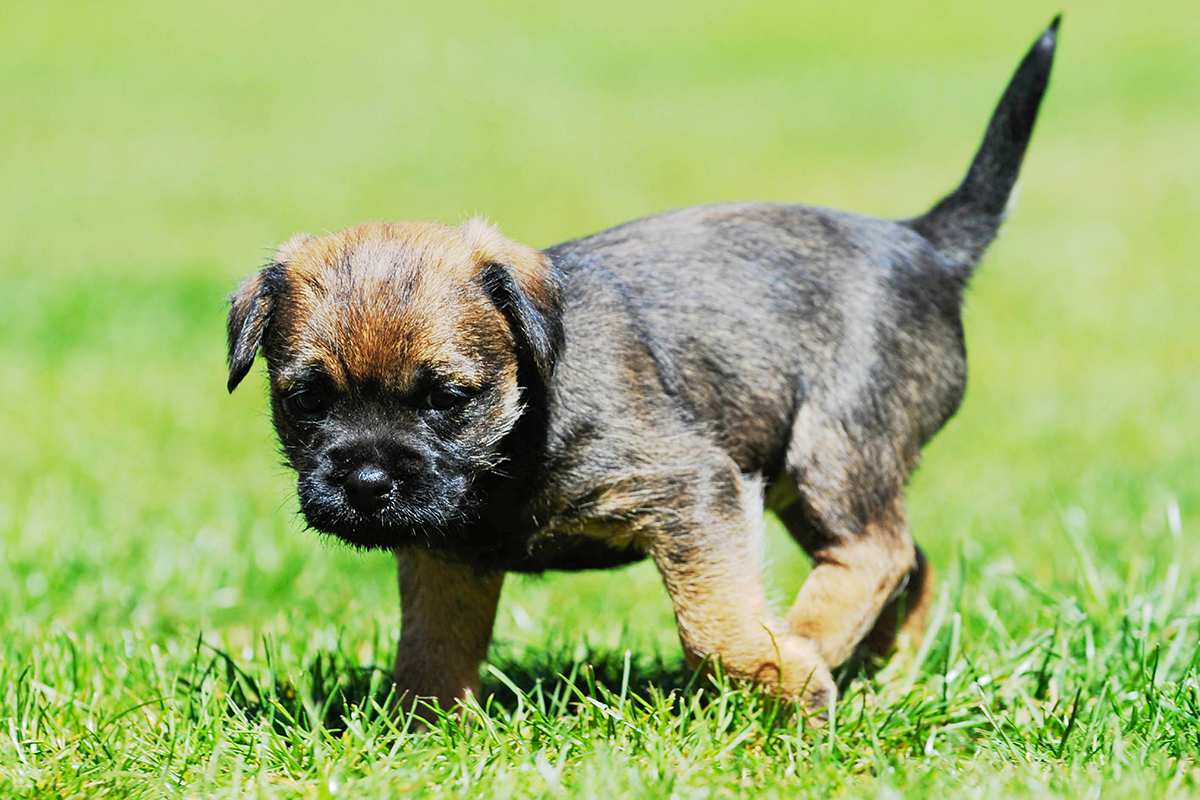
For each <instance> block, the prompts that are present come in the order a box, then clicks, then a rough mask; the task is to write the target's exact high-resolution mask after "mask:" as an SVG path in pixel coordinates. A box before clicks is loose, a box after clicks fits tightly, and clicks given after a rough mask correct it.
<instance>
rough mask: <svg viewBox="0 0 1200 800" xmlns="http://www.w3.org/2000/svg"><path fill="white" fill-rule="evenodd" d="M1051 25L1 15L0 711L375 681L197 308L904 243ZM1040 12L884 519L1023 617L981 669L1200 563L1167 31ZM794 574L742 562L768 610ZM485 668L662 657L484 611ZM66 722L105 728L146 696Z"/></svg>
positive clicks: (357, 616) (887, 14)
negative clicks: (1058, 32)
mask: <svg viewBox="0 0 1200 800" xmlns="http://www.w3.org/2000/svg"><path fill="white" fill-rule="evenodd" d="M1059 10H1060V9H1059V8H1058V7H1056V6H1051V5H1047V4H1045V3H1037V2H1027V1H1025V0H1021V1H1020V2H1012V3H1004V4H977V3H969V4H968V3H929V4H919V5H915V6H909V5H907V4H876V5H874V6H871V7H869V8H868V7H863V8H858V9H850V8H846V7H842V6H839V5H837V4H828V3H794V2H774V3H736V4H734V3H722V2H708V0H702V1H701V2H690V3H670V4H657V3H645V2H638V3H634V2H627V0H614V1H613V2H607V3H602V4H594V3H593V4H540V3H529V2H508V3H504V4H498V3H497V4H489V3H471V4H467V5H457V4H424V3H422V4H416V3H411V4H401V3H370V2H368V3H357V4H353V5H352V6H351V5H347V4H328V3H295V2H293V3H279V2H263V3H253V4H247V3H241V2H210V3H205V4H186V5H185V4H151V3H138V2H108V3H103V4H100V3H82V2H80V3H58V2H51V3H42V4H34V3H21V4H16V3H11V4H9V5H8V6H7V7H6V9H5V11H4V12H3V20H2V21H0V97H3V112H2V113H0V176H2V184H0V186H2V188H0V388H2V392H0V435H2V439H0V441H3V455H2V457H0V553H2V557H0V619H2V620H3V622H2V623H0V624H2V626H3V627H2V629H0V630H2V633H3V638H4V640H5V641H4V644H3V645H2V646H0V670H3V671H4V674H6V675H9V676H10V677H11V676H12V675H15V674H16V673H17V672H19V671H20V670H21V669H24V668H27V667H29V666H30V665H31V664H36V663H38V662H39V661H54V660H56V659H61V658H64V657H65V656H64V655H63V654H64V653H66V652H68V651H76V650H77V651H78V652H79V653H83V654H86V658H88V659H94V660H97V661H101V662H104V661H105V660H107V661H108V663H109V664H110V665H111V664H114V663H120V662H121V659H126V660H130V659H132V660H137V659H143V660H149V661H151V662H154V661H155V659H159V660H162V662H163V663H164V664H167V665H170V664H179V663H182V662H183V661H184V660H185V659H186V658H187V657H189V656H190V654H191V653H192V652H193V650H194V648H195V642H196V640H197V637H199V636H203V637H205V639H206V641H210V642H213V643H219V644H220V645H221V646H223V647H225V648H227V649H228V650H229V651H230V652H236V653H245V654H246V657H247V658H250V659H253V658H256V657H257V656H256V655H255V652H256V651H255V648H256V647H257V645H258V643H259V642H260V640H261V639H262V638H263V637H264V636H266V637H270V638H271V639H272V640H273V641H276V642H279V643H281V644H280V646H281V647H282V648H283V649H284V651H285V652H286V653H288V654H290V656H289V657H290V658H291V659H292V661H291V662H289V663H291V664H293V665H295V664H302V663H303V662H304V660H305V658H307V657H309V656H310V655H311V654H312V653H314V652H317V651H319V650H321V649H322V648H330V647H333V646H334V644H335V643H336V642H337V641H339V640H340V641H341V642H342V646H343V647H345V648H346V649H347V650H349V651H350V652H353V653H355V654H357V657H358V658H360V659H362V660H363V661H364V662H366V663H385V662H386V661H387V659H388V655H387V650H388V648H390V646H391V644H390V639H391V638H392V636H393V634H394V632H395V630H396V629H397V626H398V618H397V617H398V612H397V610H396V596H395V587H394V577H393V572H394V567H393V564H392V562H391V559H390V558H389V557H386V556H381V555H372V556H363V555H357V554H354V553H351V552H348V551H346V550H345V549H343V548H341V547H338V546H336V545H333V544H329V543H324V542H322V541H321V540H319V539H318V538H317V537H316V536H315V535H313V534H310V533H305V532H304V531H303V530H302V526H301V524H300V521H299V519H298V517H297V515H296V501H295V498H294V491H293V486H292V477H291V476H290V475H289V474H288V472H287V471H286V470H285V469H284V468H282V467H281V466H280V459H279V457H278V455H277V453H276V449H275V443H274V441H273V435H272V432H271V430H270V425H269V420H268V417H267V406H266V402H265V384H264V381H263V378H262V375H261V368H258V369H256V371H255V372H254V373H252V375H251V377H250V379H249V380H248V381H247V382H246V383H245V384H244V385H243V388H242V389H241V390H239V391H238V392H237V393H236V394H235V395H233V396H232V397H230V396H227V395H226V393H225V390H224V383H225V378H224V363H223V357H224V340H223V336H224V331H223V324H224V313H225V298H226V296H227V295H228V293H229V292H230V291H231V290H232V289H233V287H234V286H235V285H236V283H237V281H239V280H240V279H241V278H242V277H244V276H245V275H247V274H249V273H250V272H251V271H252V270H253V269H255V268H256V267H257V266H259V265H261V264H262V263H263V262H264V260H265V259H266V257H267V255H268V254H269V252H270V251H271V248H272V246H273V245H275V244H276V243H278V242H280V241H282V240H284V239H285V238H287V237H288V236H289V235H291V234H292V233H294V232H296V231H301V230H305V231H311V232H318V233H319V232H323V231H328V230H333V229H337V228H340V227H343V226H346V225H349V224H352V223H356V222H359V221H363V220H369V219H404V218H425V219H438V220H443V221H448V222H456V221H460V220H462V219H463V218H465V217H466V216H468V215H471V214H476V213H481V214H484V215H486V216H488V217H489V218H490V219H492V220H493V221H495V222H496V223H497V224H498V225H499V226H500V227H501V229H502V230H503V231H504V232H505V233H507V234H508V235H510V236H512V237H514V238H517V239H520V240H523V241H526V242H529V243H531V244H534V245H539V246H541V245H549V244H552V243H555V242H557V241H561V240H563V239H567V238H572V237H574V236H578V235H582V234H585V233H589V232H592V231H595V230H598V229H601V228H604V227H607V226H610V225H613V224H616V223H619V222H622V221H624V220H627V219H630V218H633V217H637V216H640V215H644V214H648V213H652V212H655V211H659V210H662V209H666V208H670V207H677V206H684V205H690V204H696V203H702V202H709V201H714V200H735V199H761V200H779V201H797V202H811V203H816V204H820V205H829V206H834V207H840V208H846V209H851V210H855V211H861V212H865V213H870V214H877V215H881V216H895V217H900V216H907V215H911V214H915V213H918V212H920V211H922V210H924V209H925V208H927V207H928V206H929V205H931V204H932V203H933V202H934V200H935V199H937V198H938V197H939V196H940V195H941V193H943V192H945V191H947V190H948V189H950V188H951V187H952V186H953V185H954V184H955V183H956V182H957V180H958V179H959V178H960V177H961V175H962V173H963V172H964V171H965V169H966V166H967V163H968V160H969V157H970V155H971V154H972V153H973V151H974V148H975V146H976V144H977V142H978V139H979V136H980V135H981V133H982V130H983V126H984V124H985V122H986V119H987V117H988V115H989V114H990V112H991V110H992V107H993V105H994V102H995V101H996V99H997V97H998V96H999V93H1000V91H1001V90H1002V88H1003V86H1004V84H1005V82H1006V81H1007V79H1008V77H1009V75H1010V73H1011V70H1012V69H1013V68H1014V67H1015V65H1016V63H1017V61H1018V60H1019V58H1020V56H1021V54H1022V53H1023V52H1024V50H1025V48H1026V47H1027V46H1028V45H1029V43H1030V42H1031V41H1032V40H1033V39H1034V37H1035V36H1036V34H1037V33H1038V31H1039V30H1040V29H1041V28H1042V27H1044V25H1045V24H1046V23H1047V22H1048V21H1049V19H1050V18H1051V17H1052V16H1053V14H1054V13H1055V12H1057V11H1059ZM1061 10H1064V11H1065V21H1064V24H1063V31H1062V37H1061V45H1060V50H1059V58H1058V62H1057V64H1056V66H1055V73H1054V76H1053V80H1052V87H1051V90H1050V92H1049V94H1048V97H1047V101H1046V105H1045V106H1044V108H1043V114H1042V117H1041V119H1040V120H1039V123H1038V128H1037V131H1036V133H1035V136H1034V140H1033V143H1032V146H1031V149H1030V153H1029V157H1028V159H1027V161H1026V164H1025V168H1024V172H1023V180H1022V182H1021V184H1020V187H1019V191H1020V195H1019V199H1018V204H1017V206H1016V210H1015V212H1014V214H1013V216H1012V217H1011V219H1010V222H1009V224H1008V226H1007V227H1006V229H1005V230H1004V232H1003V233H1002V235H1001V238H1000V240H999V242H998V243H997V245H996V246H995V247H994V249H993V250H992V251H991V253H990V255H989V257H988V258H987V259H986V261H985V263H984V265H983V267H982V268H981V270H980V271H979V273H978V275H977V279H976V280H975V283H974V285H973V287H972V290H971V292H970V295H969V298H968V309H967V312H966V326H967V337H968V349H969V353H970V361H971V372H972V375H971V383H970V388H969V390H968V394H967V399H966V403H965V405H964V406H963V408H962V410H961V411H960V412H959V414H958V416H957V418H956V419H955V420H954V421H953V422H952V423H951V424H950V425H949V426H948V428H947V429H946V430H945V431H944V432H943V433H942V435H941V436H940V437H939V438H938V439H937V440H936V441H935V443H934V444H933V445H932V446H931V448H930V449H929V450H928V452H927V455H926V458H925V461H924V466H923V468H922V470H921V471H920V473H919V475H918V477H917V479H916V481H915V485H914V487H913V493H912V502H911V505H912V517H913V526H914V530H915V533H916V536H917V538H918V540H919V541H920V542H922V543H923V544H924V545H925V546H926V548H927V549H928V551H929V552H930V554H931V556H932V558H933V559H934V561H935V562H937V563H938V564H939V565H941V566H943V567H945V568H946V569H951V568H953V565H955V564H961V565H967V566H966V567H964V569H966V570H967V573H968V578H967V582H968V584H969V583H970V582H971V581H975V580H976V579H978V580H979V581H984V580H986V576H988V575H1007V576H1014V575H1015V576H1019V577H1020V580H1017V581H1010V582H1005V583H1004V584H1003V586H1002V587H1001V588H996V589H994V590H989V592H988V593H987V594H986V605H987V606H988V608H991V609H992V610H993V611H994V612H995V613H994V615H995V616H996V617H997V618H999V619H1004V620H1006V622H1007V623H1008V624H1010V625H1011V626H1013V627H1015V628H1018V629H1019V628H1020V626H1021V625H1022V624H1024V622H1023V621H1024V620H1025V619H1026V618H1025V617H1023V616H1022V614H1024V613H1026V612H1025V611H1024V609H1025V608H1026V605H1027V602H1028V598H1029V596H1030V595H1029V592H1036V591H1043V590H1046V591H1050V590H1063V591H1074V590H1075V589H1076V588H1077V587H1081V588H1080V591H1081V597H1082V598H1084V599H1083V601H1081V602H1085V603H1086V599H1087V597H1088V596H1089V595H1088V591H1087V589H1088V586H1089V585H1090V584H1089V581H1090V582H1091V583H1092V584H1094V582H1095V580H1096V577H1095V576H1096V575H1097V574H1101V573H1112V574H1115V575H1118V576H1121V577H1129V578H1131V579H1137V578H1138V576H1143V577H1144V576H1149V577H1150V578H1151V579H1155V580H1157V578H1155V576H1162V575H1165V574H1166V570H1167V569H1168V567H1169V565H1170V564H1175V565H1176V567H1177V568H1182V570H1183V576H1184V577H1183V579H1182V580H1183V583H1182V585H1181V591H1184V592H1194V591H1195V588H1196V583H1195V581H1194V579H1193V578H1192V577H1191V576H1192V575H1193V574H1194V572H1193V570H1194V568H1195V567H1196V566H1197V565H1198V563H1200V548H1197V547H1196V546H1195V545H1194V544H1193V543H1192V541H1191V540H1192V539H1194V536H1193V535H1192V534H1193V533H1194V531H1195V530H1196V527H1197V523H1198V521H1200V447H1198V445H1197V422H1198V421H1200V371H1198V365H1200V313H1198V312H1197V298H1200V264H1198V263H1197V261H1198V256H1200V224H1198V223H1200V158H1198V157H1197V143H1198V142H1200V60H1198V58H1197V52H1198V50H1197V42H1200V14H1197V13H1196V8H1195V7H1194V4H1192V3H1184V2H1160V3H1148V4H1140V5H1137V6H1135V5H1133V4H1129V3H1123V2H1097V3H1091V2H1089V3H1083V2H1068V3H1066V4H1065V8H1064V9H1061ZM1175 514H1177V515H1178V525H1176V526H1175V530H1176V531H1180V532H1181V533H1182V537H1177V536H1173V535H1172V533H1171V530H1172V525H1171V524H1170V522H1169V520H1170V519H1172V518H1173V515H1175ZM805 569H806V568H805V566H804V562H803V559H802V558H800V556H799V554H798V553H797V552H795V551H794V548H793V547H792V546H791V545H790V544H789V543H788V542H786V541H784V539H783V538H782V537H779V536H776V537H775V538H774V539H773V547H772V551H771V570H772V574H773V585H774V586H775V591H776V595H777V597H779V598H780V599H782V598H784V597H786V596H787V594H788V593H790V592H791V591H793V590H794V589H795V587H796V586H797V585H798V584H799V581H800V580H801V579H802V577H803V574H804V571H805ZM970 575H974V576H976V577H974V578H972V577H970ZM980 576H983V577H980ZM980 592H981V595H982V594H983V591H982V590H980ZM981 602H982V601H981ZM986 616H987V615H984V616H982V617H980V618H979V619H977V620H976V622H974V623H972V622H971V621H970V620H968V634H969V632H970V630H971V627H970V626H971V625H972V624H974V625H976V627H977V629H978V630H979V631H980V633H979V635H980V636H982V635H983V633H982V630H983V627H984V623H983V622H982V621H980V620H983V619H985V618H986ZM497 637H498V646H499V647H502V648H516V649H519V648H522V647H537V646H538V645H539V644H541V643H545V642H547V641H550V640H566V641H577V640H581V639H586V641H589V642H592V643H594V644H598V645H601V646H606V647H621V648H624V647H632V648H634V649H635V650H640V651H645V652H658V651H661V652H663V653H664V654H667V655H673V654H674V653H675V652H676V651H675V649H674V648H676V647H677V645H676V644H675V634H674V630H673V626H672V623H671V619H670V611H669V607H668V604H667V602H666V599H665V596H664V594H663V592H662V590H661V589H660V587H659V585H658V580H657V577H656V576H655V574H654V572H653V570H652V569H651V568H649V567H648V566H647V565H640V566H636V567H633V568H631V569H629V570H627V571H626V572H625V573H624V574H623V575H621V576H616V575H613V574H604V573H597V574H585V575H578V576H552V577H547V578H541V579H539V578H522V579H516V580H512V581H510V583H509V584H508V586H507V587H506V595H505V599H504V602H503V605H502V608H501V613H500V622H499V625H498V629H497ZM81 657H82V656H81ZM155 663H157V662H155ZM119 671H120V670H119V669H118V670H117V672H118V673H119ZM102 675H103V677H102ZM95 681H96V687H94V688H95V695H94V698H93V699H95V700H96V701H97V702H99V701H100V698H101V697H103V698H104V702H105V703H109V704H111V706H112V707H113V708H114V709H115V708H121V707H123V705H132V704H133V703H135V702H137V701H138V699H139V697H141V696H143V695H144V693H145V692H146V691H147V690H146V688H145V687H144V686H142V687H140V686H139V685H137V683H136V682H134V683H132V684H128V685H127V684H123V683H122V682H121V680H120V679H119V676H118V677H112V674H110V673H107V672H104V673H102V672H97V673H96V678H95Z"/></svg>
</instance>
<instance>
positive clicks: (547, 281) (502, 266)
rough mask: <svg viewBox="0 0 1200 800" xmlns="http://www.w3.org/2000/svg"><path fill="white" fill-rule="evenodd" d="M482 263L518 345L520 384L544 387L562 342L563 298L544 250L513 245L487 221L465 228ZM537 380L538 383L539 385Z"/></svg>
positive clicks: (490, 290)
mask: <svg viewBox="0 0 1200 800" xmlns="http://www.w3.org/2000/svg"><path fill="white" fill-rule="evenodd" d="M463 234H464V236H465V237H466V238H467V239H468V241H469V242H470V243H471V245H472V248H473V251H474V254H475V258H476V260H477V262H478V263H479V264H481V265H482V266H481V271H480V280H481V281H482V283H483V288H484V291H486V292H487V294H488V296H489V297H490V298H491V299H492V302H493V303H495V304H496V307H497V308H498V309H500V312H501V313H502V314H504V317H505V319H507V320H508V325H509V328H510V329H511V330H512V335H513V339H515V340H516V344H517V357H518V369H519V371H520V373H522V374H520V375H518V380H520V381H521V383H522V385H524V386H525V387H526V388H538V387H545V386H546V385H547V384H548V383H549V382H550V378H551V376H552V375H553V374H554V365H555V362H557V360H558V353H559V350H561V349H562V343H563V326H562V300H561V291H560V287H559V281H558V276H557V274H556V273H555V271H554V265H553V264H551V262H550V259H549V258H548V257H547V256H546V255H545V254H544V253H542V252H540V251H538V250H534V249H533V248H531V247H526V246H525V245H522V244H517V243H516V242H513V241H510V240H508V239H506V238H504V237H503V236H501V235H500V233H499V232H498V231H497V230H496V229H495V228H493V227H492V226H490V225H488V224H487V223H486V222H484V221H483V220H479V219H473V220H471V221H469V222H467V223H466V224H465V225H464V226H463ZM535 382H536V385H535Z"/></svg>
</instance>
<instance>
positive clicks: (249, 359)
mask: <svg viewBox="0 0 1200 800" xmlns="http://www.w3.org/2000/svg"><path fill="white" fill-rule="evenodd" d="M282 282H283V265H282V264H278V263H275V264H271V265H270V266H267V267H264V268H263V269H261V270H259V271H258V272H256V273H254V274H253V275H251V276H250V277H249V278H247V279H246V280H245V281H243V282H242V285H241V286H239V287H238V290H237V291H236V292H234V293H233V296H232V297H230V298H229V320H228V324H227V327H228V332H229V381H228V383H226V384H225V386H226V388H228V389H229V391H231V392H232V391H233V390H234V389H236V388H237V385H238V384H239V383H241V382H242V378H244V377H246V373H248V372H249V371H250V367H251V365H253V364H254V356H255V355H256V354H257V353H258V349H259V347H261V346H262V340H263V333H264V332H265V331H266V329H267V322H268V321H270V319H271V312H272V311H274V310H275V296H276V294H277V292H278V290H279V287H280V285H281V284H282Z"/></svg>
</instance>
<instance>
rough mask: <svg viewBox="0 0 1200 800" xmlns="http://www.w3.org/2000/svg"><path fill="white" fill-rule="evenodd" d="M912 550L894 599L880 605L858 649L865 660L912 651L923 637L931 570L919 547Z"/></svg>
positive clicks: (931, 584) (930, 565) (929, 604)
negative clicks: (911, 559)
mask: <svg viewBox="0 0 1200 800" xmlns="http://www.w3.org/2000/svg"><path fill="white" fill-rule="evenodd" d="M915 550H916V556H917V563H916V564H915V565H914V566H913V568H912V569H911V570H910V571H909V573H908V575H907V576H906V577H905V579H904V581H903V582H902V583H901V587H900V589H899V591H898V592H897V593H896V596H895V598H893V599H892V601H891V602H889V603H888V604H887V605H886V606H884V609H883V611H882V612H880V614H879V619H877V620H876V621H875V626H874V627H872V628H871V631H870V633H868V634H867V636H866V638H865V639H863V641H862V645H861V647H860V648H859V651H860V653H861V655H862V656H864V657H866V658H867V659H868V660H869V659H872V658H886V657H887V656H890V655H892V654H893V653H896V652H900V653H911V652H914V651H915V650H916V649H917V647H918V646H919V645H920V643H921V640H922V639H923V638H924V636H925V627H926V625H927V624H928V622H929V608H930V606H931V605H932V601H933V585H934V570H933V565H932V564H930V563H929V561H928V560H926V558H925V554H924V553H923V552H921V548H920V547H916V548H915Z"/></svg>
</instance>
